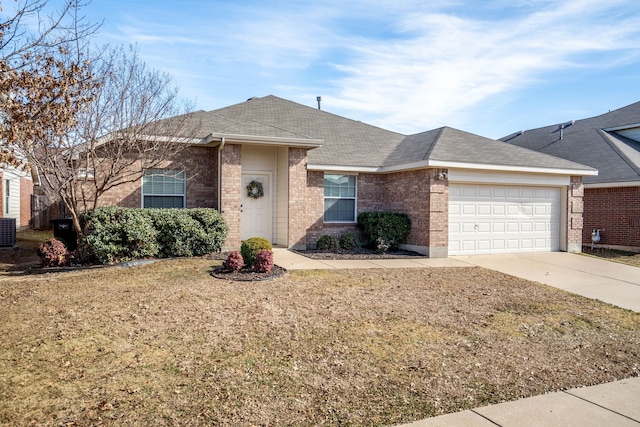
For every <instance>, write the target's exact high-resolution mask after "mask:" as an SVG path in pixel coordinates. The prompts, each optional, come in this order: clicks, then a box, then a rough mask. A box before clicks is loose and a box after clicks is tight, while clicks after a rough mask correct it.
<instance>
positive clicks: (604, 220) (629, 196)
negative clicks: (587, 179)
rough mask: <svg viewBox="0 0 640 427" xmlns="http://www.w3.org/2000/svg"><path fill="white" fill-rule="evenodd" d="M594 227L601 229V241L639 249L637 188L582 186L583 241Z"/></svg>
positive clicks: (588, 240)
mask: <svg viewBox="0 0 640 427" xmlns="http://www.w3.org/2000/svg"><path fill="white" fill-rule="evenodd" d="M594 229H604V231H603V232H601V233H600V238H601V241H600V244H603V245H612V246H623V247H630V248H640V187H616V188H587V189H585V190H584V229H583V230H582V236H581V237H582V243H583V244H585V245H591V232H592V231H593V230H594Z"/></svg>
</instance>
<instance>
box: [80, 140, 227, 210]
mask: <svg viewBox="0 0 640 427" xmlns="http://www.w3.org/2000/svg"><path fill="white" fill-rule="evenodd" d="M217 155H218V152H217V149H212V148H207V147H190V148H188V149H185V150H183V151H181V152H180V154H179V156H178V158H176V159H174V160H171V161H167V162H164V163H163V164H161V165H159V166H158V168H163V169H178V170H184V171H185V176H186V179H187V183H186V185H187V189H186V192H187V194H186V205H187V207H188V208H193V207H205V208H216V207H217V205H218V191H217V188H218V187H217V181H218V169H217V164H218V162H217ZM136 168H137V169H139V166H137V167H136ZM131 170H133V169H131ZM96 173H98V174H99V173H100V171H97V172H96ZM87 188H88V189H90V187H87ZM113 205H118V206H124V207H129V208H139V207H141V206H142V182H141V181H140V176H138V180H136V181H135V182H128V183H125V184H122V185H119V186H117V187H114V188H113V189H111V190H109V191H107V192H105V193H104V194H103V195H102V196H101V197H100V201H99V206H113ZM89 207H90V206H89Z"/></svg>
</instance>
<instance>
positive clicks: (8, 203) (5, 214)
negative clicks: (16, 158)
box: [0, 166, 33, 228]
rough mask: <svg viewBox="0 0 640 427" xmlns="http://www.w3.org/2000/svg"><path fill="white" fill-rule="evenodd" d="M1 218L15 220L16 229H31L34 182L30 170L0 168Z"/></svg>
mask: <svg viewBox="0 0 640 427" xmlns="http://www.w3.org/2000/svg"><path fill="white" fill-rule="evenodd" d="M0 183H1V185H0V218H15V219H16V228H26V227H29V220H30V218H31V195H32V194H33V181H32V179H31V173H30V171H29V170H23V169H20V168H15V167H13V166H0Z"/></svg>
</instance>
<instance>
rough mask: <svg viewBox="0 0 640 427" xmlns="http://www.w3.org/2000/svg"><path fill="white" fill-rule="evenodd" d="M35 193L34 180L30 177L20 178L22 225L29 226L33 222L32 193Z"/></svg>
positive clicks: (20, 224)
mask: <svg viewBox="0 0 640 427" xmlns="http://www.w3.org/2000/svg"><path fill="white" fill-rule="evenodd" d="M32 194H33V181H32V180H30V179H28V178H22V177H21V178H20V221H19V222H20V223H19V226H20V227H29V225H30V223H31V195H32Z"/></svg>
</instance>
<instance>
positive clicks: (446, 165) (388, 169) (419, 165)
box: [307, 160, 598, 176]
mask: <svg viewBox="0 0 640 427" xmlns="http://www.w3.org/2000/svg"><path fill="white" fill-rule="evenodd" d="M425 168H443V169H476V170H486V171H500V172H524V173H536V174H551V175H577V176H587V175H589V176H596V175H598V171H597V170H595V169H593V170H588V169H555V168H534V167H524V166H505V165H491V164H478V163H458V162H446V161H440V160H421V161H419V162H413V163H405V164H403V165H394V166H380V167H375V166H333V165H315V164H308V165H307V169H308V170H314V171H322V170H326V171H332V172H333V171H336V172H347V171H353V172H363V173H393V172H405V171H410V170H416V169H425Z"/></svg>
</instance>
